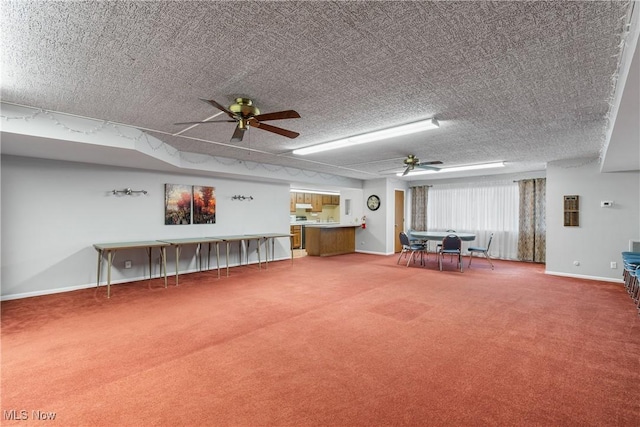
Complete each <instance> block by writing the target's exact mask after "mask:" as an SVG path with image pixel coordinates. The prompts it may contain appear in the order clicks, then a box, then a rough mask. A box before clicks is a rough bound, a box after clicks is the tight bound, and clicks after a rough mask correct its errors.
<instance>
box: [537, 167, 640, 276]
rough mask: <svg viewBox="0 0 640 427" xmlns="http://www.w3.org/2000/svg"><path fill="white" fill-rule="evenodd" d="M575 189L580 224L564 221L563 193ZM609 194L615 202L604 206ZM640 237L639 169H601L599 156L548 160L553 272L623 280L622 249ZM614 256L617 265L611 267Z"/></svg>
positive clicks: (549, 261) (549, 243) (548, 266)
mask: <svg viewBox="0 0 640 427" xmlns="http://www.w3.org/2000/svg"><path fill="white" fill-rule="evenodd" d="M585 163H586V164H585ZM574 194H576V195H579V196H580V226H579V227H564V225H563V196H565V195H574ZM607 200H611V201H614V205H613V206H612V207H610V208H603V207H600V202H601V201H607ZM639 237H640V172H612V173H599V166H598V163H597V162H596V161H593V162H588V161H583V162H582V163H580V162H576V161H573V162H555V163H550V164H549V165H548V167H547V260H546V270H547V273H548V274H558V275H568V276H575V277H586V278H592V279H598V280H610V281H620V280H621V279H622V266H621V263H622V260H621V255H620V252H622V251H626V250H628V247H629V239H638V238H639ZM574 261H578V262H579V264H580V265H578V266H576V265H574ZM612 261H615V262H616V263H617V269H611V268H610V263H611V262H612Z"/></svg>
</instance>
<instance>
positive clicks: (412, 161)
mask: <svg viewBox="0 0 640 427" xmlns="http://www.w3.org/2000/svg"><path fill="white" fill-rule="evenodd" d="M404 164H405V165H406V166H407V167H406V168H405V170H404V172H403V173H402V176H405V175H406V174H408V173H409V172H410V171H412V170H414V169H415V168H420V169H427V170H436V171H437V170H439V169H440V168H436V167H433V166H431V165H441V164H442V162H441V161H440V160H434V161H431V162H421V161H420V159H419V158H417V157H416V156H414V155H413V154H409V155H408V156H407V158H406V159H404Z"/></svg>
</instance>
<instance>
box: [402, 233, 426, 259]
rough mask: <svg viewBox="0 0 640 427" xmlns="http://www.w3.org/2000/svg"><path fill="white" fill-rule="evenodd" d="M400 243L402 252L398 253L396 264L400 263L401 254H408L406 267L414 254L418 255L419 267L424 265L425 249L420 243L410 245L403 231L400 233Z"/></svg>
mask: <svg viewBox="0 0 640 427" xmlns="http://www.w3.org/2000/svg"><path fill="white" fill-rule="evenodd" d="M400 243H401V244H402V251H400V256H399V257H398V261H397V262H396V264H399V263H400V258H402V254H404V255H405V256H406V255H407V254H408V253H409V254H410V255H409V261H407V267H408V266H409V264H410V263H411V260H412V259H413V257H414V255H415V254H416V252H419V253H420V265H422V264H424V252H425V250H426V248H427V247H426V246H425V245H423V244H420V243H411V241H410V240H409V236H407V233H405V232H403V231H401V232H400ZM414 262H415V259H414Z"/></svg>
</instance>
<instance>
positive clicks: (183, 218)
mask: <svg viewBox="0 0 640 427" xmlns="http://www.w3.org/2000/svg"><path fill="white" fill-rule="evenodd" d="M164 223H165V225H182V224H191V186H190V185H182V184H165V185H164Z"/></svg>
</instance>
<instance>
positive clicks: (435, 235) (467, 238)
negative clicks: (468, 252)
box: [410, 231, 476, 242]
mask: <svg viewBox="0 0 640 427" xmlns="http://www.w3.org/2000/svg"><path fill="white" fill-rule="evenodd" d="M450 234H455V235H456V236H458V237H459V238H460V240H462V241H463V242H471V241H473V240H476V235H475V234H473V233H456V232H455V231H411V235H410V237H411V238H418V239H421V240H439V241H442V239H444V238H445V237H447V236H448V235H450Z"/></svg>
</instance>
